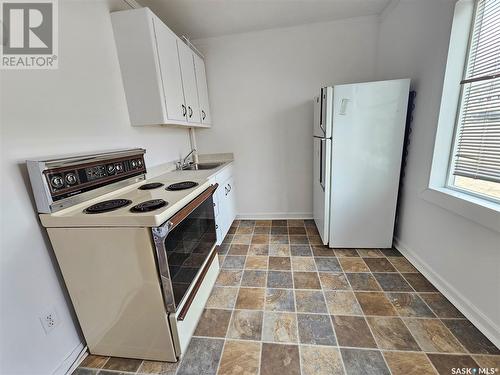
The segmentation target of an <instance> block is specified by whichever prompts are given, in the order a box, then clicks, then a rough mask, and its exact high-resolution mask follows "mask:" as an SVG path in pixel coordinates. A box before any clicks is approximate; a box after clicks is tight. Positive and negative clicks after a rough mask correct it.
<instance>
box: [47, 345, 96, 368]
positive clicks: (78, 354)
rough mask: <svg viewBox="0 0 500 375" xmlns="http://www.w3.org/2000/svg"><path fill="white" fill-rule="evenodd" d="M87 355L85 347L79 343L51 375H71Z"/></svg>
mask: <svg viewBox="0 0 500 375" xmlns="http://www.w3.org/2000/svg"><path fill="white" fill-rule="evenodd" d="M87 354H88V353H87V346H86V345H85V344H84V343H79V344H78V345H77V346H75V347H74V348H73V350H72V351H71V352H70V353H69V354H68V356H67V357H66V358H65V359H64V361H63V362H62V363H61V364H60V365H59V367H58V368H57V369H56V370H55V371H54V372H53V375H69V374H72V373H73V371H75V369H76V368H77V367H78V365H79V364H80V362H81V361H82V360H83V359H84V358H85V357H86V356H87Z"/></svg>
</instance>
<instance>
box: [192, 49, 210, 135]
mask: <svg viewBox="0 0 500 375" xmlns="http://www.w3.org/2000/svg"><path fill="white" fill-rule="evenodd" d="M193 57H194V70H195V74H196V86H197V87H198V101H199V103H200V117H201V122H202V123H203V124H205V125H210V124H211V123H212V118H211V116H210V106H209V104H208V86H207V76H206V74H205V62H204V61H203V59H202V58H201V57H200V56H198V55H197V54H193Z"/></svg>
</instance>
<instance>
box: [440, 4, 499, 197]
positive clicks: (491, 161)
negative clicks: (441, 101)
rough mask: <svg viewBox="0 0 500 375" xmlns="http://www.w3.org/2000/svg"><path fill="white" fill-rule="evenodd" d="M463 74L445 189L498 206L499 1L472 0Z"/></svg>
mask: <svg viewBox="0 0 500 375" xmlns="http://www.w3.org/2000/svg"><path fill="white" fill-rule="evenodd" d="M464 71H465V72H464V75H463V77H462V80H461V82H460V86H461V98H460V101H459V111H458V116H457V122H456V127H455V129H456V130H455V139H454V146H453V151H452V153H451V157H450V167H449V175H448V182H447V185H448V187H449V188H452V189H455V190H459V191H462V192H467V193H469V194H473V195H477V196H480V197H483V198H487V199H490V200H492V201H495V202H500V0H477V1H476V4H475V13H474V17H473V24H472V29H471V32H470V41H469V47H468V53H467V61H466V65H465V69H464ZM457 84H458V83H457Z"/></svg>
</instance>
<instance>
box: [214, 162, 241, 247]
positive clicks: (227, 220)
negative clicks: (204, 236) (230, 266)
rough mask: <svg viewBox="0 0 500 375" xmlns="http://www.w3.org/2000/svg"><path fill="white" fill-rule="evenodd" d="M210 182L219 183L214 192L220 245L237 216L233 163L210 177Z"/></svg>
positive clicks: (218, 243)
mask: <svg viewBox="0 0 500 375" xmlns="http://www.w3.org/2000/svg"><path fill="white" fill-rule="evenodd" d="M210 182H212V183H218V184H219V187H218V188H217V191H216V192H215V194H214V205H215V207H214V213H215V224H216V229H217V245H220V244H221V243H222V240H223V239H224V237H225V236H226V234H227V232H228V231H229V228H230V227H231V224H232V223H233V221H234V219H235V218H236V200H235V195H234V179H233V167H232V165H229V166H227V167H226V168H224V169H223V170H221V171H220V172H219V173H217V174H216V175H215V176H213V177H212V178H210Z"/></svg>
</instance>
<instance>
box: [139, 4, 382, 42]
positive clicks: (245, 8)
mask: <svg viewBox="0 0 500 375" xmlns="http://www.w3.org/2000/svg"><path fill="white" fill-rule="evenodd" d="M137 2H138V3H139V4H140V5H142V6H147V7H149V8H151V10H152V11H153V12H154V13H155V14H156V15H158V16H159V17H160V18H161V19H162V20H163V21H164V22H165V23H166V24H167V25H168V26H169V27H170V28H171V29H172V30H173V31H174V32H175V33H177V34H178V35H186V36H187V37H189V39H200V38H208V37H213V36H220V35H227V34H236V33H243V32H248V31H256V30H265V29H271V28H277V27H287V26H295V25H302V24H307V23H313V22H325V21H332V20H338V19H342V18H351V17H360V16H369V15H376V14H380V13H381V12H382V11H383V10H384V9H385V7H386V6H388V5H389V3H390V2H391V0H137Z"/></svg>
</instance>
